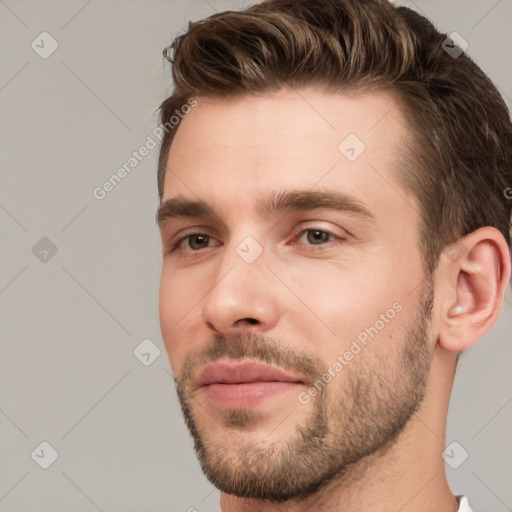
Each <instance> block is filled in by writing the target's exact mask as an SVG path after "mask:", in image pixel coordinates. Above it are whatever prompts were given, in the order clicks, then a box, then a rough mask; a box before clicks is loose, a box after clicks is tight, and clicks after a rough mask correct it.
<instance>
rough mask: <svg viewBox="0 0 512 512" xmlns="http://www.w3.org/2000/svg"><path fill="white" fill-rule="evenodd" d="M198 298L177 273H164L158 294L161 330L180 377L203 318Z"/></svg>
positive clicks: (170, 357) (175, 370)
mask: <svg viewBox="0 0 512 512" xmlns="http://www.w3.org/2000/svg"><path fill="white" fill-rule="evenodd" d="M198 302H199V297H196V294H195V293H194V292H193V289H191V286H188V287H187V283H186V282H185V280H184V279H182V278H181V277H178V273H176V272H171V271H169V270H167V269H165V268H163V269H162V276H161V279H160V291H159V316H160V330H161V332H162V339H163V341H164V345H165V349H166V351H167V355H168V357H169V361H170V363H171V368H172V370H173V372H174V374H175V375H176V374H179V371H180V369H181V367H182V366H183V363H184V360H185V358H186V356H187V355H188V354H189V353H190V352H191V351H193V350H194V348H195V347H194V343H195V340H198V339H199V336H198V335H197V333H196V332H195V329H197V327H198V322H197V318H198V315H200V311H201V310H200V304H198Z"/></svg>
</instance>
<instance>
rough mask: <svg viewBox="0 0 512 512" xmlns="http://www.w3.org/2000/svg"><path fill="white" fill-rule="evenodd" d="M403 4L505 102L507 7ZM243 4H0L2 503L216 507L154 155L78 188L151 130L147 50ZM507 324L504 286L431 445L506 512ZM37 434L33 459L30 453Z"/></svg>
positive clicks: (164, 87) (455, 476)
mask: <svg viewBox="0 0 512 512" xmlns="http://www.w3.org/2000/svg"><path fill="white" fill-rule="evenodd" d="M401 3H403V5H407V6H410V7H413V8H416V9H418V10H420V11H423V12H424V13H426V15H427V16H428V17H430V18H431V19H432V20H434V21H435V23H436V24H437V25H438V26H439V28H441V29H442V30H445V31H447V32H452V31H457V32H459V33H460V34H462V35H463V37H464V38H465V39H466V40H467V41H468V42H469V50H468V53H469V54H470V55H471V56H472V57H473V58H474V59H475V60H476V61H477V62H478V63H479V64H480V65H481V66H482V67H483V69H484V70H485V71H486V72H487V73H488V74H489V75H490V77H491V78H492V79H493V80H494V81H495V83H496V84H497V86H498V87H499V88H500V90H501V91H502V93H503V95H504V96H505V97H506V99H507V103H508V105H509V108H510V107H511V101H510V97H512V72H511V66H510V62H511V54H512V32H511V30H510V26H511V22H512V0H500V1H497V0H478V1H476V0H475V1H453V2H449V3H448V2H443V1H440V0H439V1H437V0H436V1H432V0H430V1H423V0H415V1H414V2H412V1H408V0H404V1H403V2H401ZM244 5H248V2H246V3H245V4H243V3H242V2H240V1H235V0H233V1H215V0H209V1H207V0H193V1H186V2H177V1H171V0H165V1H164V0H151V1H142V0H137V1H133V0H132V1H125V2H123V1H121V0H118V1H114V0H101V1H100V0H89V1H87V0H68V1H64V0H60V1H57V0H54V1H49V0H45V1H35V0H0V38H1V44H0V48H1V56H0V59H1V60H0V71H1V75H0V115H1V127H2V131H1V137H0V145H1V147H0V149H1V151H0V158H1V161H0V169H1V170H2V182H1V187H0V224H1V233H2V238H1V239H2V241H3V243H2V251H1V254H2V260H1V267H0V268H1V271H0V315H1V322H0V339H1V354H0V390H1V391H0V510H1V511H4V512H7V511H9V512H15V511H16V512H22V511H23V512H43V511H48V512H50V511H51V512H61V511H62V512H70V511H73V512H94V511H97V510H99V511H104V512H121V511H123V512H124V511H133V512H143V511H152V512H156V511H176V512H178V511H184V512H185V511H187V510H189V509H190V508H191V507H194V508H195V509H196V510H197V511H199V512H208V511H216V510H218V492H217V491H216V490H214V489H213V487H212V485H211V484H209V483H208V482H207V481H206V479H205V478H204V477H203V475H202V473H201V471H200V468H199V465H198V463H197V461H196V458H195V456H194V454H193V450H192V443H191V441H190V440H189V437H188V433H187V431H186V428H185V427H184V425H183V422H182V419H181V413H180V411H179V408H178V405H177V402H176V398H175V393H174V387H173V382H172V378H171V375H170V367H169V363H168V361H167V357H166V354H165V350H164V346H163V343H162V340H161V337H160V331H159V325H158V297H157V292H158V280H159V271H160V245H159V243H160V241H159V235H158V231H157V229H156V227H155V223H154V213H155V209H156V207H157V192H156V162H157V151H158V149H157V148H156V149H153V150H151V151H150V154H149V155H148V156H147V157H146V158H144V159H143V160H142V161H141V162H140V163H139V164H138V165H137V167H136V168H135V169H133V171H132V172H131V173H130V174H129V175H128V176H127V177H126V178H125V179H124V180H123V181H122V182H121V183H120V184H119V185H118V186H117V187H116V188H115V189H114V190H113V191H112V192H110V193H109V194H107V196H106V197H105V199H103V200H101V201H100V200H97V199H95V198H94V197H93V194H92V191H93V189H94V188H95V187H98V186H101V185H102V184H103V183H104V182H105V181H106V180H107V179H108V178H109V177H110V176H111V175H112V174H113V173H114V172H115V171H116V170H117V169H118V168H119V167H120V166H122V164H123V163H125V162H126V161H127V160H128V158H129V157H130V156H131V154H132V152H133V151H135V150H137V149H138V148H139V147H140V146H141V145H142V144H144V142H145V141H146V137H147V136H148V135H150V134H151V132H152V130H153V129H154V128H155V127H156V124H157V117H156V113H155V111H156V109H157V107H158V105H159V104H160V102H161V101H162V100H163V99H164V98H165V97H166V95H167V93H168V88H169V85H170V83H169V80H168V78H166V76H165V75H164V72H163V66H162V57H161V51H162V48H163V47H164V46H166V45H167V44H169V43H170V42H171V40H172V38H173V37H174V36H176V35H177V34H178V33H179V32H180V31H182V30H183V28H184V27H186V24H187V22H188V20H189V19H192V20H194V19H199V18H203V17H205V16H208V15H210V14H212V13H214V12H215V11H221V10H226V9H238V8H241V7H243V6H244ZM43 31H47V32H49V33H50V34H51V36H52V37H53V38H54V39H55V40H56V41H57V43H58V45H59V46H58V48H57V50H56V51H55V52H54V53H53V54H52V55H51V56H49V57H48V58H47V59H43V58H41V57H40V56H39V55H38V54H37V53H36V52H35V51H34V50H33V49H32V47H31V43H32V41H34V40H36V43H37V42H38V41H39V45H40V46H43V43H41V42H40V38H38V36H39V34H41V32H43ZM45 41H46V42H45V43H44V46H45V49H46V50H48V48H49V47H50V46H49V45H50V43H49V40H48V39H47V40H45ZM468 200H471V198H468ZM43 237H47V238H48V239H50V240H51V242H52V243H53V244H54V246H55V247H56V248H57V253H56V254H55V255H53V256H52V253H51V251H50V252H49V253H48V254H47V255H46V254H44V253H42V252H41V251H44V249H45V248H46V249H48V248H49V245H48V242H47V241H43V242H39V241H40V239H41V238H43ZM38 242H39V243H40V244H42V245H38V246H36V248H39V252H38V251H37V250H34V251H35V252H36V254H34V253H33V250H32V248H33V247H34V246H35V245H36V244H37V243H38ZM36 256H37V257H36ZM44 257H46V261H41V260H40V258H44ZM511 332H512V296H511V294H510V291H509V294H508V296H507V302H506V303H505V305H504V312H503V314H502V317H501V319H500V321H499V323H498V325H497V326H496V327H495V328H494V329H493V331H492V332H491V334H490V335H488V336H487V337H485V339H483V340H482V341H481V342H480V343H479V344H478V345H477V346H475V347H474V348H472V349H470V350H468V351H467V352H466V353H464V354H463V356H462V358H461V362H460V365H459V370H458V374H457V377H456V382H455V390H454V396H453V399H452V404H451V409H450V414H449V421H448V434H447V443H446V444H447V445H448V444H450V443H451V442H453V441H456V442H458V443H459V444H460V445H461V446H462V447H463V448H464V449H465V450H466V451H467V452H468V453H469V458H468V459H467V460H466V461H465V462H464V463H463V464H462V465H461V466H460V467H459V468H458V469H456V470H454V469H451V468H449V467H448V469H447V471H448V477H449V480H450V483H451V485H452V488H453V490H454V492H456V493H464V494H467V495H468V496H469V497H470V502H471V504H472V506H473V508H474V509H475V511H480V512H483V511H486V512H489V511H496V512H504V511H507V510H511V511H512V485H511V482H512V434H511V432H512V429H511V426H512V376H511V372H510V361H512V343H511V338H512V336H511ZM146 338H149V339H151V340H152V342H153V343H154V344H155V346H156V347H158V348H159V349H160V350H161V355H160V357H158V358H157V359H156V360H154V362H153V363H152V364H151V365H150V366H144V365H143V364H142V363H141V362H140V361H139V360H138V359H137V358H136V357H135V356H134V354H133V351H134V349H135V348H136V347H137V346H138V345H139V344H140V343H141V341H142V340H143V339H146ZM153 351H154V349H153ZM146 357H147V356H146ZM152 357H154V354H153V356H152ZM43 441H46V442H48V443H50V444H51V445H52V446H53V447H54V448H55V450H56V451H57V452H58V458H57V460H56V461H55V462H54V463H53V464H52V465H51V466H50V467H49V468H48V469H42V468H41V467H40V466H39V465H38V464H37V463H36V462H35V460H38V459H37V455H36V456H35V460H34V459H33V458H32V456H31V454H32V452H34V450H36V449H37V448H38V447H39V445H40V443H41V442H43ZM457 450H460V449H459V448H457ZM35 453H36V454H37V453H39V454H40V455H41V452H40V449H39V452H38V451H37V450H36V452H35ZM460 453H461V452H457V456H460ZM48 454H49V452H48V450H47V451H46V453H45V455H44V456H45V457H48V456H49V455H48ZM42 458H44V457H42V456H41V457H40V458H39V460H42Z"/></svg>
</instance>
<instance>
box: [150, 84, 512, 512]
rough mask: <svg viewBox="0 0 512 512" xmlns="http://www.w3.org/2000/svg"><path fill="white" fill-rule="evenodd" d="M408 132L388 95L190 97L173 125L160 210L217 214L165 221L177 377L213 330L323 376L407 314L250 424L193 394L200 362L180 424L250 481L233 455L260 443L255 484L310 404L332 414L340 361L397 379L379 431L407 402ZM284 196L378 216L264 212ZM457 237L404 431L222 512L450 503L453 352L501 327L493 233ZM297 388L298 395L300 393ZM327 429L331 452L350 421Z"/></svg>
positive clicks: (411, 286)
mask: <svg viewBox="0 0 512 512" xmlns="http://www.w3.org/2000/svg"><path fill="white" fill-rule="evenodd" d="M408 133H409V130H408V128H407V125H406V123H405V121H404V119H403V117H402V115H401V113H400V108H399V106H398V105H397V104H396V100H395V99H394V98H393V97H392V95H390V94H388V93H385V92H379V93H371V94H370V93H365V94H358V95H357V94H355V95H347V94H340V93H334V92H332V91H327V90H323V89H320V88H316V87H307V88H306V87H305V88H302V89H300V90H289V89H286V90H281V91H280V92H278V93H274V94H267V95H262V96H254V97H248V96H245V97H240V98H236V99H233V98H231V99H226V100H216V101H213V100H207V99H204V98H198V106H197V107H195V108H194V109H193V110H192V111H191V113H190V114H188V115H187V117H186V118H185V119H184V120H183V121H182V124H181V125H180V126H179V129H178V132H177V134H176V137H175V140H174V142H173V145H172V148H171V151H170V153H169V158H168V162H167V170H166V178H165V188H164V197H163V202H164V203H165V202H166V201H167V200H170V199H172V198H176V197H180V198H182V199H186V200H190V201H202V202H204V203H206V205H208V207H209V209H210V210H211V211H212V212H213V215H204V213H205V212H197V214H194V212H193V211H189V212H188V213H192V214H193V215H178V216H172V217H170V218H164V217H162V218H161V221H162V222H161V234H162V244H163V265H162V276H161V287H160V322H161V330H162V335H163V339H164V343H165V346H166V350H167V353H168V356H169V360H170V363H171V367H172V370H173V373H174V375H175V377H176V379H177V381H178V382H179V381H180V378H181V376H182V375H183V371H184V368H185V365H186V363H187V364H188V363H190V360H191V359H192V358H193V357H195V356H197V355H199V354H202V353H204V351H205V350H206V349H207V348H208V347H210V346H211V345H212V343H213V341H214V339H215V336H221V337H225V339H226V340H229V341H230V342H233V343H235V342H237V341H234V340H238V341H239V340H243V339H244V336H247V335H248V334H255V335H257V336H261V337H263V338H265V339H266V340H267V341H269V342H271V343H275V344H278V345H279V347H280V348H282V349H283V350H285V351H287V352H289V353H293V354H299V355H300V354H305V355H310V356H314V357H315V358H316V360H317V361H320V362H321V363H322V366H323V368H328V367H329V366H331V365H332V364H333V363H334V362H335V361H336V359H337V357H338V356H339V355H340V354H343V353H344V352H345V351H346V350H348V349H349V348H350V345H351V342H352V341H353V340H354V339H355V338H356V337H357V335H358V334H359V333H361V332H362V331H364V329H365V328H368V327H370V326H373V325H374V324H375V322H376V321H377V320H379V318H380V315H381V314H384V313H385V312H386V311H387V310H388V309H389V308H391V307H392V305H393V304H394V303H396V302H397V301H398V302H399V303H400V304H401V306H402V310H401V311H400V313H399V314H397V315H396V317H395V318H394V319H393V320H392V321H390V322H389V323H386V325H385V327H384V328H383V329H382V330H380V331H379V333H378V335H377V336H376V337H375V338H373V339H370V340H369V341H368V344H367V346H365V347H364V348H363V350H361V352H360V353H358V354H357V355H356V356H355V357H354V359H353V361H352V362H350V363H349V364H348V365H347V366H346V367H345V368H344V369H343V370H342V371H341V372H340V373H339V374H338V375H337V376H336V377H335V378H333V379H332V381H331V382H330V383H328V384H327V386H326V392H325V393H322V394H320V395H318V396H317V397H314V399H312V400H311V402H310V403H309V404H306V405H304V404H302V403H300V401H299V400H298V396H297V391H296V390H294V391H291V392H287V393H282V394H279V395H277V396H275V397H272V398H269V399H267V400H265V402H264V403H263V405H262V406H261V407H259V408H257V414H256V415H255V416H254V417H253V418H252V419H251V418H249V419H247V418H245V421H238V423H237V422H236V421H235V422H233V421H232V420H233V417H232V416H231V417H230V416H229V414H228V413H227V412H226V411H225V410H220V409H217V408H215V407H213V406H212V405H211V403H209V402H208V400H207V398H206V397H205V395H204V394H202V393H201V390H195V389H193V386H192V382H193V379H194V378H195V377H197V374H198V372H199V370H201V365H199V366H198V367H195V368H194V371H192V376H191V377H190V379H188V380H187V383H188V384H189V386H188V387H187V391H188V392H189V393H190V394H188V395H187V404H188V407H189V409H190V410H189V414H191V415H193V417H194V419H195V422H196V427H197V429H198V431H199V435H200V436H201V438H202V439H203V442H204V445H205V446H206V447H208V449H209V450H210V454H211V455H216V456H219V457H220V458H221V459H225V460H228V461H229V466H230V467H231V468H234V470H236V471H238V472H240V471H243V470H244V465H243V464H242V460H243V459H242V458H241V453H242V452H243V451H244V450H246V451H247V450H255V451H256V453H258V452H257V450H258V449H261V453H262V457H261V460H262V462H261V464H262V473H263V469H268V468H265V463H268V461H266V460H265V456H264V455H263V454H264V453H266V452H265V450H267V453H268V448H269V447H272V449H273V450H274V451H277V452H279V451H281V453H286V449H287V446H288V445H287V443H288V442H289V441H290V440H291V439H292V440H293V439H296V436H297V432H298V431H299V430H300V429H304V428H305V426H306V425H307V424H308V421H310V420H311V418H312V415H313V414H314V410H315V404H318V400H325V404H328V406H329V407H331V408H330V409H329V411H334V410H336V407H339V406H340V405H342V404H339V403H338V404H336V405H335V401H336V397H337V396H338V397H339V396H342V397H345V398H347V397H348V398H350V388H349V386H348V383H349V382H350V380H349V374H350V372H349V370H350V368H352V372H353V373H354V374H356V373H357V374H362V375H363V377H361V378H364V373H365V372H364V371H362V372H359V371H357V372H356V370H358V369H365V368H366V369H372V368H377V367H378V368H379V369H380V370H381V373H382V379H386V375H388V377H389V379H395V381H394V382H392V381H391V380H390V381H389V382H382V386H386V387H382V389H381V391H382V390H385V389H389V386H394V389H395V388H396V400H395V398H394V397H393V396H392V395H390V396H387V397H386V396H384V397H382V400H381V401H380V402H379V399H378V398H377V397H376V396H373V397H371V400H370V399H368V404H369V405H371V406H372V407H373V408H374V409H375V410H374V411H373V412H376V411H378V410H380V411H381V412H382V417H383V418H384V419H385V420H383V421H384V424H385V422H386V421H387V418H388V416H389V414H388V415H387V412H389V411H390V410H391V409H392V407H393V405H394V404H395V402H396V401H397V400H400V399H401V398H407V396H409V395H410V394H411V392H412V391H411V390H410V389H408V388H407V385H406V384H407V382H408V381H407V379H408V378H410V375H409V372H408V369H403V367H401V366H400V364H403V361H401V359H400V357H399V354H400V349H403V347H405V346H406V345H407V342H409V343H410V342H411V338H410V337H409V338H408V337H407V336H406V335H405V334H404V333H406V332H407V330H408V328H410V327H411V325H414V323H415V322H416V321H417V318H418V311H419V310H420V304H421V298H422V294H423V292H424V290H425V287H424V285H425V277H426V276H425V275H424V274H423V267H422V260H421V254H420V253H419V250H418V246H417V240H418V232H419V231H418V230H419V207H418V205H417V201H416V200H415V198H414V196H413V195H412V194H411V193H410V192H408V191H406V190H405V189H404V188H403V187H402V186H401V185H400V184H399V183H398V182H397V180H396V179H395V177H394V174H393V169H394V167H395V166H396V158H397V156H398V155H399V153H400V151H401V148H403V145H404V144H405V143H406V142H405V141H406V137H407V136H408V135H407V134H408ZM349 134H356V135H357V136H358V137H359V139H361V140H362V141H363V142H364V144H365V145H366V150H365V151H364V152H363V153H362V154H361V155H360V156H359V158H357V160H355V161H354V162H351V161H349V160H348V159H347V158H346V157H345V156H344V155H343V154H342V153H340V151H339V149H338V145H339V144H340V143H341V142H342V141H343V140H344V139H345V138H346V137H347V136H348V135H349ZM287 191H288V192H289V191H305V192H331V193H332V192H336V193H340V194H345V195H349V196H350V197H351V198H352V199H353V200H354V201H357V202H358V204H359V205H363V207H364V208H365V209H366V210H367V211H368V212H369V213H370V214H371V217H372V218H370V217H368V216H366V215H361V214H357V213H354V212H352V211H341V210H338V209H333V208H329V207H321V208H310V209H307V210H304V211H297V210H293V211H284V212H283V211H278V212H273V213H272V212H270V213H269V212H267V213H265V212H262V211H261V209H259V208H258V204H259V202H260V201H262V200H263V199H264V198H266V197H268V196H269V195H271V194H274V195H275V196H278V195H279V194H282V193H283V192H287ZM307 230H310V231H307ZM313 233H315V234H313ZM248 236H251V237H253V238H254V239H255V240H256V241H257V242H258V243H259V244H260V246H261V248H262V249H263V252H262V254H261V255H260V256H259V257H258V258H257V259H256V260H255V261H254V262H253V263H250V264H249V263H247V262H246V261H244V260H243V259H242V258H241V257H240V255H239V254H238V253H237V251H236V249H237V247H238V246H239V244H240V243H241V242H242V241H244V240H245V239H246V237H248ZM460 243H462V244H463V245H462V247H463V248H464V250H463V251H460V253H459V256H460V257H459V258H458V259H457V260H456V261H453V258H451V259H450V258H448V257H446V256H445V255H442V256H441V258H440V262H439V266H438V268H437V269H436V271H435V272H434V274H433V276H432V285H433V293H434V302H433V307H432V320H431V321H429V325H428V327H429V330H428V333H423V341H424V343H425V345H426V349H425V354H426V355H424V357H426V358H427V359H428V365H427V366H428V368H427V373H426V375H425V379H424V380H425V393H424V397H423V400H422V401H421V404H420V406H419V408H418V410H416V411H415V412H412V416H411V418H410V420H409V421H408V423H407V425H406V426H405V428H404V429H403V431H402V432H401V434H400V436H399V437H398V438H397V439H394V440H390V442H389V444H388V446H386V447H381V448H382V449H375V451H374V452H373V453H371V454H368V455H366V456H364V457H362V458H361V459H360V460H359V461H358V462H357V463H353V464H351V465H350V466H349V467H348V468H346V469H345V471H344V472H343V474H341V475H340V477H339V478H337V479H334V480H331V481H330V482H329V483H327V484H326V485H325V486H323V487H322V488H320V489H318V490H317V491H316V492H314V493H312V494H310V495H308V496H305V497H302V498H297V499H294V500H289V501H286V502H282V503H279V502H271V501H262V500H259V499H253V498H252V499H251V498H241V497H237V496H234V495H233V494H227V493H222V494H221V508H222V510H223V511H224V512H234V511H241V510H244V511H255V510H258V511H280V510H286V511H297V512H298V511H306V510H309V511H311V510H337V511H344V512H356V511H363V510H364V511H370V510H371V511H372V512H384V511H386V512H389V511H390V510H397V511H398V510H401V511H402V512H409V511H410V512H412V511H415V512H434V511H436V512H439V511H446V512H450V511H455V510H457V503H456V499H455V498H454V496H453V495H452V493H451V491H450V489H449V487H448V484H447V481H446V476H445V469H444V461H443V459H442V458H441V453H442V451H443V449H444V442H445V424H446V415H447V409H448V403H449V398H450V392H451V388H452V383H453V375H454V371H455V367H456V359H457V354H458V353H459V351H461V350H464V349H465V348H468V347H469V346H471V345H473V344H474V343H476V342H477V341H478V340H479V339H480V338H481V337H482V336H483V335H484V334H485V333H486V332H488V330H489V329H490V328H491V327H492V325H493V324H494V323H495V321H496V320H497V318H498V316H499V313H500V311H501V303H502V300H503V295H504V293H505V289H506V286H507V283H508V280H509V278H510V256H509V250H508V247H507V245H506V242H505V240H504V239H503V236H502V235H501V234H500V233H499V232H498V231H497V230H496V229H494V228H490V227H485V228H481V229H479V230H477V231H475V232H474V233H471V234H470V235H468V236H466V237H464V238H463V239H461V241H460ZM420 334H421V333H420ZM412 342H414V338H413V339H412ZM417 342H418V343H419V342H421V339H418V340H417ZM382 362H385V364H384V365H382ZM378 363H381V365H380V366H378ZM386 368H387V369H388V370H389V372H388V374H386V371H385V369H386ZM368 373H369V372H368ZM420 373H421V372H420ZM396 379H398V380H396ZM368 383H370V381H369V380H368ZM307 384H308V383H307V382H305V384H304V386H302V387H301V389H300V390H301V391H307V389H308V386H307ZM309 384H310V383H309ZM352 399H354V400H357V399H356V398H355V397H352ZM375 402H377V404H375ZM329 425H330V428H329V432H328V439H329V442H331V441H332V442H334V438H335V436H336V435H338V437H340V435H341V434H340V432H339V431H338V430H337V429H339V428H340V426H341V427H343V426H344V425H345V426H346V423H342V424H337V423H336V418H332V417H331V416H330V417H329ZM345 434H346V432H345ZM329 436H330V437H329ZM361 440H362V439H361ZM384 448H385V449H384ZM342 453H343V452H342V451H341V452H340V457H341V456H342ZM270 463H272V460H270ZM256 469H258V468H256ZM242 474H243V473H242Z"/></svg>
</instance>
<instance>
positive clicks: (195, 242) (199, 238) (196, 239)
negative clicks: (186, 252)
mask: <svg viewBox="0 0 512 512" xmlns="http://www.w3.org/2000/svg"><path fill="white" fill-rule="evenodd" d="M208 240H209V237H208V236H206V235H194V236H193V237H192V238H190V239H189V242H188V245H189V247H190V248H191V249H202V248H203V247H204V246H205V245H208Z"/></svg>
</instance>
